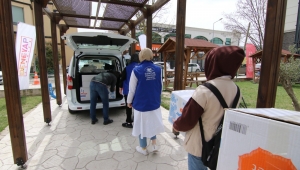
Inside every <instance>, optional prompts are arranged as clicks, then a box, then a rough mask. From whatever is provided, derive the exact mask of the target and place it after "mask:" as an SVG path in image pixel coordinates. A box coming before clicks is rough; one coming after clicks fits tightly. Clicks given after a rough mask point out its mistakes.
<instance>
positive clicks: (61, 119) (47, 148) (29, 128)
mask: <svg viewBox="0 0 300 170" xmlns="http://www.w3.org/2000/svg"><path fill="white" fill-rule="evenodd" d="M50 104H51V110H52V122H51V123H50V126H48V124H46V123H45V122H43V109H42V104H39V105H38V106H37V107H36V108H35V109H33V110H31V111H29V112H28V113H26V114H25V115H24V126H25V135H26V143H27V152H28V161H27V162H26V165H27V169H28V170H42V169H51V170H54V169H55V170H60V169H68V170H69V169H70V170H71V169H72V170H73V169H78V170H115V169H118V170H186V169H187V153H186V151H185V150H184V148H183V147H182V144H183V138H184V137H183V136H182V135H179V136H178V137H179V139H174V137H175V136H174V134H173V133H172V132H171V129H172V125H171V124H170V123H169V122H168V114H169V111H168V110H166V109H164V108H162V107H161V109H162V115H163V122H164V125H165V132H164V133H161V134H159V135H157V142H158V145H159V147H160V149H159V152H157V153H150V154H149V155H148V156H144V155H142V154H140V153H138V152H136V150H135V147H136V146H138V145H139V141H138V139H137V138H136V137H133V136H132V135H131V130H132V129H128V128H124V127H122V126H121V124H122V123H123V122H124V121H125V119H126V114H125V109H124V108H111V109H110V110H109V113H110V118H112V119H113V120H114V122H113V123H112V124H109V125H106V126H105V125H103V124H102V122H103V119H102V114H100V112H101V110H99V111H98V113H99V114H98V116H97V117H98V119H99V122H98V123H96V124H95V125H91V122H90V118H89V112H88V111H82V112H79V113H77V114H70V113H69V112H68V104H67V100H66V97H65V95H63V104H62V105H61V107H59V106H58V105H57V104H56V100H55V99H51V101H50ZM147 142H148V143H149V140H148V141H147ZM0 169H1V170H16V169H20V167H18V166H17V165H16V164H14V161H13V156H12V151H11V142H10V136H9V134H8V128H6V130H4V131H3V132H2V133H0Z"/></svg>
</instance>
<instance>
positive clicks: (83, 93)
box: [80, 86, 116, 101]
mask: <svg viewBox="0 0 300 170" xmlns="http://www.w3.org/2000/svg"><path fill="white" fill-rule="evenodd" d="M107 89H108V92H109V93H108V98H109V99H115V98H116V90H115V91H114V92H110V87H109V86H108V87H107ZM115 89H116V88H115ZM80 100H81V101H86V100H90V88H89V87H80Z"/></svg>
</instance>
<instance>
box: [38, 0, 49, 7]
mask: <svg viewBox="0 0 300 170" xmlns="http://www.w3.org/2000/svg"><path fill="white" fill-rule="evenodd" d="M36 1H39V2H37V3H39V4H40V5H41V6H42V8H46V7H47V5H48V2H49V0H36Z"/></svg>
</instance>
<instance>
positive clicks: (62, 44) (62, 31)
mask: <svg viewBox="0 0 300 170" xmlns="http://www.w3.org/2000/svg"><path fill="white" fill-rule="evenodd" d="M59 30H60V31H59V32H60V37H61V36H63V35H64V34H65V33H66V31H67V30H68V27H67V26H65V25H59ZM60 50H61V62H62V73H63V81H64V94H66V89H67V71H66V69H67V67H66V66H67V65H66V50H65V40H63V39H60Z"/></svg>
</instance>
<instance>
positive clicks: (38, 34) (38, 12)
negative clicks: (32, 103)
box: [34, 1, 52, 124]
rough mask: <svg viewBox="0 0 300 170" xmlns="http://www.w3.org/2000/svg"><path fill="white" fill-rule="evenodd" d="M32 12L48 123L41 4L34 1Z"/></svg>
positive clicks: (43, 100) (44, 107)
mask: <svg viewBox="0 0 300 170" xmlns="http://www.w3.org/2000/svg"><path fill="white" fill-rule="evenodd" d="M34 13H35V15H34V16H35V27H36V40H37V41H36V42H37V48H38V49H37V51H38V59H39V68H40V79H41V92H42V102H43V113H44V121H45V122H46V123H48V124H49V123H50V122H51V120H52V118H51V108H50V98H49V90H48V77H47V64H46V56H45V35H44V22H43V11H42V6H41V4H39V3H38V2H37V1H34Z"/></svg>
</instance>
